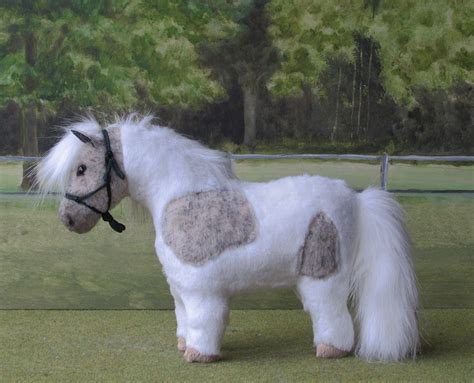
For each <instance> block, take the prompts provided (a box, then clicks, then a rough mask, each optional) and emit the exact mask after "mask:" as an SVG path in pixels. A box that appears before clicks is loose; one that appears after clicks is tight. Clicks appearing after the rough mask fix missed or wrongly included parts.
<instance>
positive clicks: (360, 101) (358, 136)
mask: <svg viewBox="0 0 474 383" xmlns="http://www.w3.org/2000/svg"><path fill="white" fill-rule="evenodd" d="M362 59H363V56H362V48H360V76H359V110H358V111H357V140H358V141H360V114H361V110H362Z"/></svg>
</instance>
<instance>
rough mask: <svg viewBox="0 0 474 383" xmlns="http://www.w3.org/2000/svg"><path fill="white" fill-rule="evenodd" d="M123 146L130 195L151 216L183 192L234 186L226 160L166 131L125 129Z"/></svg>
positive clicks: (158, 129) (160, 128) (150, 128)
mask: <svg viewBox="0 0 474 383" xmlns="http://www.w3.org/2000/svg"><path fill="white" fill-rule="evenodd" d="M122 145H123V153H124V167H125V172H126V174H127V179H128V187H129V192H130V196H131V198H132V199H134V200H136V201H137V202H139V203H140V204H142V205H143V206H145V207H146V208H148V209H149V210H150V211H151V212H152V214H153V212H156V211H160V210H161V209H162V208H163V207H164V204H166V203H167V202H168V201H170V200H171V199H174V198H177V197H179V196H182V195H184V194H186V193H190V192H196V191H203V190H210V189H219V188H220V189H222V188H229V187H232V185H233V184H234V180H233V174H232V170H231V164H230V160H229V159H225V158H224V157H223V156H222V154H219V153H218V152H216V151H212V150H210V149H206V148H204V147H202V146H201V145H199V144H197V143H196V142H194V141H191V140H189V139H186V138H184V137H181V136H179V135H178V134H177V133H175V132H173V131H172V130H170V129H168V128H162V127H148V128H141V129H140V128H135V129H131V128H130V127H127V126H125V127H123V128H122ZM226 161H227V162H228V163H227V162H226Z"/></svg>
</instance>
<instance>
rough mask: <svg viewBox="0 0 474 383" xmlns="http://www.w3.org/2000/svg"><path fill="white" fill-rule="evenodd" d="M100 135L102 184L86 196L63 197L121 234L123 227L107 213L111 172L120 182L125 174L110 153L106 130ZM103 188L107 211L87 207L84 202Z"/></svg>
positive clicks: (109, 204) (110, 197) (68, 195)
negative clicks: (102, 142) (93, 214)
mask: <svg viewBox="0 0 474 383" xmlns="http://www.w3.org/2000/svg"><path fill="white" fill-rule="evenodd" d="M102 135H103V136H104V145H105V173H104V178H103V179H104V183H103V184H102V185H100V186H99V187H98V188H97V189H94V190H93V191H91V192H89V193H87V194H84V195H82V196H78V195H74V194H69V193H66V194H65V196H64V197H65V198H67V199H69V200H71V201H74V202H76V203H78V204H80V205H83V206H85V207H87V208H89V209H90V210H92V211H93V212H94V213H97V214H100V215H101V216H102V219H103V220H104V221H105V222H108V223H109V225H110V227H111V228H112V229H113V230H115V231H116V232H118V233H121V232H122V231H124V230H125V225H123V224H121V223H120V222H118V221H116V220H115V219H114V217H112V214H110V212H109V210H110V206H111V204H112V186H111V181H112V170H113V171H114V172H115V174H117V176H118V177H119V178H120V179H122V180H123V179H125V174H124V173H123V172H122V170H121V169H120V166H119V165H118V163H117V160H116V159H115V156H114V153H113V152H112V147H111V145H110V138H109V133H108V132H107V130H105V129H102ZM104 188H105V189H106V190H107V210H105V211H100V210H99V209H97V208H96V207H94V206H92V205H89V204H88V203H87V202H86V200H87V199H88V198H90V197H92V196H93V195H94V194H96V193H97V192H99V191H101V190H102V189H104Z"/></svg>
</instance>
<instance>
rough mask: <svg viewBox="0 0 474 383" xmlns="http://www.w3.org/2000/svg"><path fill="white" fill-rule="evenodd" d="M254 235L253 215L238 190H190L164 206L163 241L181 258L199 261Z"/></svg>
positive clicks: (254, 236) (254, 222) (250, 239)
mask: <svg viewBox="0 0 474 383" xmlns="http://www.w3.org/2000/svg"><path fill="white" fill-rule="evenodd" d="M256 236H257V229H256V221H255V215H254V213H253V210H252V207H251V206H250V204H249V202H248V201H247V199H246V198H245V196H244V195H243V194H242V193H241V192H238V191H233V190H211V191H206V192H199V193H190V194H188V195H185V196H184V197H182V198H178V199H175V200H173V201H171V202H170V203H169V204H168V205H167V206H166V211H165V216H164V224H163V237H164V241H165V243H166V244H167V245H168V246H169V247H170V248H171V249H172V250H173V252H174V253H175V255H176V256H177V257H178V258H179V259H181V260H182V261H184V262H189V263H194V264H203V263H205V262H206V261H208V260H210V259H213V258H216V257H217V256H218V255H219V254H221V253H222V252H223V251H224V250H226V249H228V248H230V247H237V246H242V245H245V244H248V243H251V242H253V241H254V240H255V238H256Z"/></svg>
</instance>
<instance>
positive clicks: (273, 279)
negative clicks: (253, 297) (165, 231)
mask: <svg viewBox="0 0 474 383" xmlns="http://www.w3.org/2000/svg"><path fill="white" fill-rule="evenodd" d="M259 245H260V246H259ZM285 247H286V248H285ZM289 247H290V246H284V245H283V244H282V246H279V248H278V246H276V247H275V248H270V249H269V248H266V249H265V248H263V247H262V246H261V243H259V241H258V240H257V241H256V242H255V243H252V244H249V245H246V246H242V247H240V248H237V249H230V250H226V251H225V252H224V253H222V254H221V255H220V256H219V257H218V258H215V259H213V260H210V261H208V262H207V263H205V264H202V265H195V264H191V263H186V262H183V261H182V260H180V259H179V258H178V257H176V256H175V255H174V254H173V253H172V251H171V250H170V249H169V248H167V247H166V246H157V254H158V257H159V259H160V262H161V263H162V265H163V269H164V271H165V274H166V276H167V280H168V282H169V283H170V284H171V285H172V286H173V287H175V288H179V289H182V290H202V289H205V290H213V291H219V292H221V293H222V294H224V295H229V296H230V295H232V294H233V293H235V292H239V291H245V290H252V289H259V288H277V287H288V286H294V285H295V283H296V280H297V277H298V275H297V272H296V261H297V257H296V252H297V248H296V247H295V246H292V247H293V248H291V249H290V248H289Z"/></svg>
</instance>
